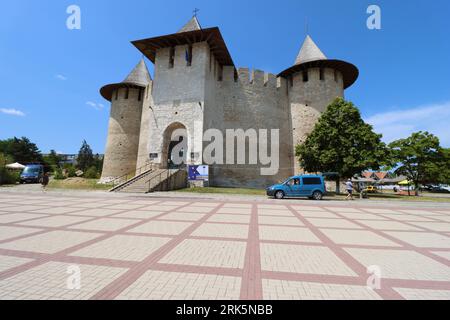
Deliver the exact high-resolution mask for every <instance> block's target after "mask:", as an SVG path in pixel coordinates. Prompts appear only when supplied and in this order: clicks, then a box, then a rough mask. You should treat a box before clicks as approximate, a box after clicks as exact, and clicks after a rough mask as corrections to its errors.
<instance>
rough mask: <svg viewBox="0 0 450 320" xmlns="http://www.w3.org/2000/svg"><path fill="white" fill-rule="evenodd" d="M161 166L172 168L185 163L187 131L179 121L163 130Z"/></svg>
mask: <svg viewBox="0 0 450 320" xmlns="http://www.w3.org/2000/svg"><path fill="white" fill-rule="evenodd" d="M163 139H164V140H163V146H162V157H161V168H163V169H174V168H179V167H182V166H184V165H186V163H187V154H188V133H187V129H186V126H185V125H183V124H182V123H180V122H175V123H172V124H171V125H169V126H168V127H167V128H166V130H165V131H164V135H163Z"/></svg>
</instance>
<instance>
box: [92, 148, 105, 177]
mask: <svg viewBox="0 0 450 320" xmlns="http://www.w3.org/2000/svg"><path fill="white" fill-rule="evenodd" d="M94 166H95V167H96V168H97V172H98V173H99V174H101V173H102V170H103V157H101V156H100V155H99V154H98V153H97V154H96V155H95V156H94Z"/></svg>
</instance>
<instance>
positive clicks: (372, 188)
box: [364, 186, 378, 193]
mask: <svg viewBox="0 0 450 320" xmlns="http://www.w3.org/2000/svg"><path fill="white" fill-rule="evenodd" d="M364 191H365V192H367V193H377V192H378V189H377V187H374V186H368V187H367V188H366V189H365V190H364Z"/></svg>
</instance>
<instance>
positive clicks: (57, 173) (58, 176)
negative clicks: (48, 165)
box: [55, 168, 66, 180]
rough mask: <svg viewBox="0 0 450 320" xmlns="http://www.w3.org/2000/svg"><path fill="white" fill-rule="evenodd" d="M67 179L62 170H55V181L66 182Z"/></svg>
mask: <svg viewBox="0 0 450 320" xmlns="http://www.w3.org/2000/svg"><path fill="white" fill-rule="evenodd" d="M65 178H66V177H65V176H64V174H63V172H62V169H61V168H56V170H55V180H64V179H65Z"/></svg>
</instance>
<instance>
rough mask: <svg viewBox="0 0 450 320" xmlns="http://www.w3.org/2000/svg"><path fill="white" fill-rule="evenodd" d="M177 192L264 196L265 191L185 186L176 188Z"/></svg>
mask: <svg viewBox="0 0 450 320" xmlns="http://www.w3.org/2000/svg"><path fill="white" fill-rule="evenodd" d="M177 192H186V193H214V194H238V195H253V196H255V195H256V196H265V195H266V191H265V190H261V189H246V188H214V187H207V188H186V189H181V190H178V191H177Z"/></svg>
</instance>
